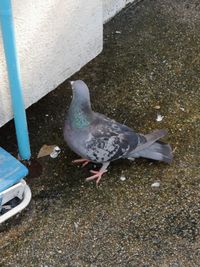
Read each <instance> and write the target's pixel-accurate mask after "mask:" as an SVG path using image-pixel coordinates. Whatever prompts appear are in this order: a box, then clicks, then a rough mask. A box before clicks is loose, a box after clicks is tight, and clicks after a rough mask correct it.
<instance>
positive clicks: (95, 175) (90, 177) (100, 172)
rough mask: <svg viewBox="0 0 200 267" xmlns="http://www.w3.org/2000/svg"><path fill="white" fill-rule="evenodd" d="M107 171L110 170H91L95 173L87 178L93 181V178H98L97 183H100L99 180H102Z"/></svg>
mask: <svg viewBox="0 0 200 267" xmlns="http://www.w3.org/2000/svg"><path fill="white" fill-rule="evenodd" d="M107 171H108V170H104V171H101V170H99V171H94V170H91V171H90V172H91V173H93V174H94V175H92V176H89V177H87V178H86V181H92V180H94V179H97V180H96V185H98V184H99V182H100V180H101V177H102V175H103V174H104V173H106V172H107Z"/></svg>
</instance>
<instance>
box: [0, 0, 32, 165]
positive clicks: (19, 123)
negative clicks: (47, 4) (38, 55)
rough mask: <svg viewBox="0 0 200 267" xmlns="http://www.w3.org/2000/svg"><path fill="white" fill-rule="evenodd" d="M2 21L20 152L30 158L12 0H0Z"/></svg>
mask: <svg viewBox="0 0 200 267" xmlns="http://www.w3.org/2000/svg"><path fill="white" fill-rule="evenodd" d="M0 23H1V30H2V36H3V44H4V51H5V57H6V63H7V70H8V78H9V83H10V92H11V97H12V108H13V113H14V121H15V129H16V135H17V142H18V147H19V154H20V157H21V158H22V159H25V160H28V159H30V157H31V151H30V143H29V136H28V127H27V121H26V113H25V109H24V101H23V96H22V86H21V79H20V75H19V73H20V71H19V64H18V59H17V53H16V45H15V34H14V27H13V16H12V6H11V1H10V0H0Z"/></svg>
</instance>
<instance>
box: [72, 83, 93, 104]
mask: <svg viewBox="0 0 200 267" xmlns="http://www.w3.org/2000/svg"><path fill="white" fill-rule="evenodd" d="M70 84H71V87H72V91H73V98H75V99H76V100H80V101H81V100H82V101H87V102H90V94H89V89H88V87H87V85H86V84H85V83H84V82H83V81H81V80H76V81H71V82H70Z"/></svg>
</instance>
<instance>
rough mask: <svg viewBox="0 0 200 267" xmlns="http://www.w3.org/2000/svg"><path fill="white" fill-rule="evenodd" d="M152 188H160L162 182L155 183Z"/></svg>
mask: <svg viewBox="0 0 200 267" xmlns="http://www.w3.org/2000/svg"><path fill="white" fill-rule="evenodd" d="M151 187H152V188H158V187H160V182H159V181H157V182H154V183H153V184H152V185H151Z"/></svg>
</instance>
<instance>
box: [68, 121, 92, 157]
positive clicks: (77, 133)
mask: <svg viewBox="0 0 200 267" xmlns="http://www.w3.org/2000/svg"><path fill="white" fill-rule="evenodd" d="M64 139H65V141H66V142H67V145H68V146H69V147H70V148H71V150H73V151H74V152H75V153H76V154H78V155H79V156H81V157H82V158H88V157H87V153H86V149H85V140H86V139H88V133H87V131H86V130H85V129H72V128H71V127H70V126H69V125H67V124H65V128H64Z"/></svg>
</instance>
